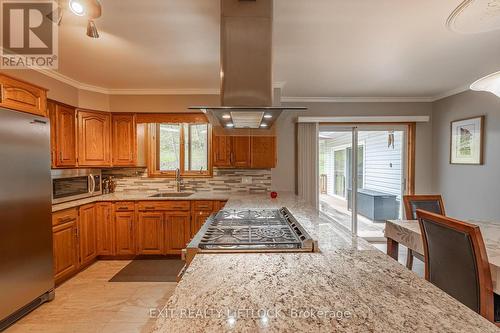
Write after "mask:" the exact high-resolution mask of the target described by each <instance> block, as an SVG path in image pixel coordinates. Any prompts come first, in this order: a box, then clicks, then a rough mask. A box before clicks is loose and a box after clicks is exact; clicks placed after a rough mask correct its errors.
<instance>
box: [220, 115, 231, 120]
mask: <svg viewBox="0 0 500 333" xmlns="http://www.w3.org/2000/svg"><path fill="white" fill-rule="evenodd" d="M222 118H223V119H231V115H229V114H224V115H222Z"/></svg>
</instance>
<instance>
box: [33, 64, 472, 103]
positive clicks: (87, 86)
mask: <svg viewBox="0 0 500 333" xmlns="http://www.w3.org/2000/svg"><path fill="white" fill-rule="evenodd" d="M32 69H33V70H34V71H37V72H39V73H41V74H43V75H45V76H48V77H50V78H52V79H55V80H57V81H60V82H62V83H65V84H67V85H70V86H72V87H74V88H77V89H80V90H86V91H91V92H95V93H100V94H107V95H219V94H220V90H219V89H108V88H104V87H99V86H94V85H90V84H86V83H82V82H80V81H77V80H75V79H72V78H70V77H69V76H66V75H64V74H61V73H59V72H57V71H55V70H50V69H41V68H32ZM285 85H286V81H277V82H274V83H273V88H274V89H281V90H283V89H284V88H285ZM467 90H469V86H468V85H467V86H461V87H458V88H456V89H453V90H450V91H447V92H445V93H442V94H439V95H436V96H431V97H291V96H290V97H287V96H283V97H281V102H283V103H431V102H435V101H438V100H440V99H443V98H446V97H449V96H452V95H456V94H459V93H462V92H464V91H467Z"/></svg>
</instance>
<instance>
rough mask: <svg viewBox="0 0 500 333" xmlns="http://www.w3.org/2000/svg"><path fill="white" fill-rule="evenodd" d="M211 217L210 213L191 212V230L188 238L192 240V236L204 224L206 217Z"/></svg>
mask: <svg viewBox="0 0 500 333" xmlns="http://www.w3.org/2000/svg"><path fill="white" fill-rule="evenodd" d="M210 215H212V211H199V210H197V211H193V215H192V220H191V228H190V229H191V230H190V237H191V238H193V237H194V235H196V233H197V232H198V231H199V230H200V228H201V226H202V225H203V224H204V223H205V221H206V220H207V219H208V217H209V216H210Z"/></svg>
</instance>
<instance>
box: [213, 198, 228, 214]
mask: <svg viewBox="0 0 500 333" xmlns="http://www.w3.org/2000/svg"><path fill="white" fill-rule="evenodd" d="M226 203H227V201H226V200H219V201H215V202H214V213H217V212H218V211H220V210H223V209H224V206H225V205H226Z"/></svg>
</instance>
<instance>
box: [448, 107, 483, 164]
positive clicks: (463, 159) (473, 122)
mask: <svg viewBox="0 0 500 333" xmlns="http://www.w3.org/2000/svg"><path fill="white" fill-rule="evenodd" d="M483 144H484V116H480V117H474V118H467V119H460V120H455V121H452V122H451V147H450V163H451V164H476V165H480V164H483Z"/></svg>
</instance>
